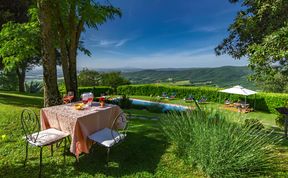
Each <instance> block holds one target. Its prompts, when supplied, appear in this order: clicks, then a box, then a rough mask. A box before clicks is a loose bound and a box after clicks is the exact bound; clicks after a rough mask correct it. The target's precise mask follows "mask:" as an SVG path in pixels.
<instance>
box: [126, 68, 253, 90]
mask: <svg viewBox="0 0 288 178" xmlns="http://www.w3.org/2000/svg"><path fill="white" fill-rule="evenodd" d="M249 74H251V70H249V68H248V67H235V66H224V67H218V68H189V69H187V68H181V69H177V68H172V69H170V68H169V69H149V70H141V71H136V72H125V73H123V76H124V77H126V78H127V79H129V80H130V81H131V82H132V83H135V84H147V83H157V82H161V83H167V82H170V83H181V82H180V81H185V82H183V83H185V85H187V81H190V82H188V83H190V85H213V86H218V87H230V86H234V85H242V86H244V87H248V88H251V89H256V87H255V85H254V84H253V83H251V82H249V81H248V80H247V76H248V75H249Z"/></svg>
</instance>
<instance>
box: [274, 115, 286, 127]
mask: <svg viewBox="0 0 288 178" xmlns="http://www.w3.org/2000/svg"><path fill="white" fill-rule="evenodd" d="M275 123H276V125H278V126H279V127H284V125H285V115H283V114H278V116H277V118H276V119H275Z"/></svg>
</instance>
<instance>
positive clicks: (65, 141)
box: [63, 138, 67, 166]
mask: <svg viewBox="0 0 288 178" xmlns="http://www.w3.org/2000/svg"><path fill="white" fill-rule="evenodd" d="M66 144H67V138H64V152H63V154H64V166H65V165H66Z"/></svg>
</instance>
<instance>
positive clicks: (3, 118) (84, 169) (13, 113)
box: [0, 91, 288, 177]
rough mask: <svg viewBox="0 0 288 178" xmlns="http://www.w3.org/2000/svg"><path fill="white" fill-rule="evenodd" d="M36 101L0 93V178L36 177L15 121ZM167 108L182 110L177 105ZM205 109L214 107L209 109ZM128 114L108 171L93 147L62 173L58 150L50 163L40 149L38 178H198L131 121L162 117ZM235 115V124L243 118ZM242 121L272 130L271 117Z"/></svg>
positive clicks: (33, 152) (158, 136)
mask: <svg viewBox="0 0 288 178" xmlns="http://www.w3.org/2000/svg"><path fill="white" fill-rule="evenodd" d="M138 98H140V97H138ZM141 99H145V98H144V97H141ZM146 99H147V98H146ZM42 100H43V99H42V97H41V96H39V95H30V94H19V93H16V92H1V91H0V136H1V135H7V136H8V139H7V140H4V139H2V140H1V138H0V177H37V175H38V166H39V149H37V148H33V147H29V149H30V150H29V161H28V164H27V166H26V167H23V160H24V156H25V142H24V140H23V139H22V136H23V133H22V130H21V127H20V119H19V116H20V113H21V110H22V109H23V108H30V109H32V110H34V111H35V112H36V113H38V114H39V110H40V108H41V107H42V105H43V101H42ZM167 102H171V103H174V104H181V103H182V104H184V101H182V100H172V101H167ZM185 104H187V103H185ZM208 106H209V105H208ZM210 106H211V107H217V105H215V104H210ZM128 112H130V113H131V114H132V117H134V119H131V122H130V126H129V132H128V137H127V139H126V140H125V142H124V143H123V144H121V145H119V146H117V147H115V148H114V149H112V151H111V157H110V161H111V162H110V164H109V167H108V168H107V167H105V158H106V150H105V149H104V148H102V147H100V146H96V145H94V146H93V147H92V152H91V153H90V154H82V155H81V156H80V161H79V163H76V161H75V158H74V156H73V155H71V154H70V153H68V152H69V151H68V149H67V153H66V155H67V157H66V166H65V167H64V166H63V156H62V153H63V152H62V150H63V149H62V148H61V149H60V150H56V151H55V153H54V156H53V157H51V156H50V150H49V148H45V149H44V154H43V165H44V167H43V172H44V177H52V176H53V177H202V176H201V174H200V173H197V172H195V170H194V169H192V168H191V167H189V166H186V165H187V164H185V163H184V162H183V161H182V160H180V159H178V158H177V157H176V156H175V155H174V153H173V149H174V148H173V146H172V145H170V144H169V143H168V141H167V140H166V138H165V137H164V135H163V133H162V132H161V130H160V129H159V121H157V120H156V121H155V120H151V119H148V120H143V119H135V118H138V117H141V116H145V117H148V118H155V117H158V118H159V117H161V116H162V114H154V113H149V112H147V111H145V110H135V109H130V110H128ZM227 112H228V111H227ZM234 114H236V115H237V114H238V113H234ZM238 115H239V118H240V117H242V115H244V114H238ZM246 115H247V116H249V117H253V118H259V119H261V121H263V122H265V123H266V125H267V126H272V125H273V122H274V121H273V118H274V117H275V115H271V114H267V113H260V112H259V113H258V112H255V113H251V114H250V113H249V114H246ZM278 148H279V152H280V153H279V155H280V156H282V157H283V162H287V161H288V158H287V157H288V154H287V153H288V151H287V148H288V143H287V142H281V145H279V146H278ZM283 165H285V164H281V165H279V167H281V170H280V172H279V177H281V176H282V177H285V176H286V175H287V176H288V173H287V170H288V169H287V167H286V166H283Z"/></svg>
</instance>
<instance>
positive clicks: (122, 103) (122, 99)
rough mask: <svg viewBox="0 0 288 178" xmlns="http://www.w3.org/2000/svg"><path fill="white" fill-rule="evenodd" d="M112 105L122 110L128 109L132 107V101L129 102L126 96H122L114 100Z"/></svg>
mask: <svg viewBox="0 0 288 178" xmlns="http://www.w3.org/2000/svg"><path fill="white" fill-rule="evenodd" d="M113 104H117V105H118V106H120V107H121V108H122V109H130V108H131V106H132V100H130V98H129V97H127V96H126V95H122V97H120V98H118V99H116V100H114V103H113Z"/></svg>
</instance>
